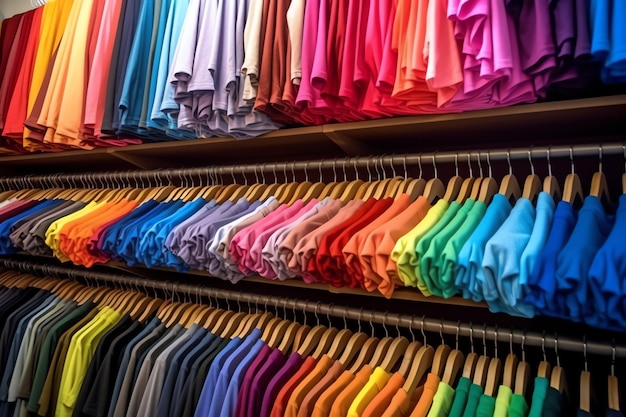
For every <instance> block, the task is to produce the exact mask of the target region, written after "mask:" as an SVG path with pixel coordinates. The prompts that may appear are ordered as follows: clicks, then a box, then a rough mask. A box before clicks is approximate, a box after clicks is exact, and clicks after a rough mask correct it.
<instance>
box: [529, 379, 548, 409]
mask: <svg viewBox="0 0 626 417" xmlns="http://www.w3.org/2000/svg"><path fill="white" fill-rule="evenodd" d="M549 385H550V382H549V381H548V379H547V378H543V377H537V378H535V390H534V391H533V398H532V402H531V403H530V413H529V414H528V415H529V417H542V416H543V403H544V402H545V399H546V392H547V391H548V386H549Z"/></svg>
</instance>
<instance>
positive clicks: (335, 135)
mask: <svg viewBox="0 0 626 417" xmlns="http://www.w3.org/2000/svg"><path fill="white" fill-rule="evenodd" d="M324 134H325V135H326V136H328V138H329V139H330V140H332V141H333V143H334V144H335V145H337V146H338V147H339V148H340V149H341V150H342V151H344V152H345V153H346V155H347V156H363V155H376V154H378V153H379V152H380V150H379V149H377V148H376V147H375V146H372V145H370V144H368V143H364V142H360V141H358V140H356V139H354V138H352V137H350V136H348V135H346V134H344V133H340V132H337V131H334V130H324Z"/></svg>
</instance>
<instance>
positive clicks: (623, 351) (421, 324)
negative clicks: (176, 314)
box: [0, 258, 626, 358]
mask: <svg viewBox="0 0 626 417" xmlns="http://www.w3.org/2000/svg"><path fill="white" fill-rule="evenodd" d="M0 266H2V267H5V268H8V269H12V270H19V271H21V272H25V273H30V274H37V275H44V276H45V275H47V276H55V277H69V278H73V279H78V278H83V279H85V280H86V281H87V282H89V280H94V281H101V282H105V283H111V284H120V285H125V286H129V287H135V288H140V287H146V288H147V287H150V288H154V289H158V290H163V291H166V292H167V291H169V292H172V291H174V292H179V293H183V294H193V295H202V296H206V297H212V298H220V299H224V300H231V301H237V302H243V303H250V304H258V305H275V306H281V307H283V308H285V309H287V308H288V309H290V310H294V309H296V310H299V311H305V312H308V313H315V314H323V315H330V316H335V317H339V318H346V319H350V320H362V319H366V320H367V321H370V322H374V323H378V324H382V325H391V326H400V327H406V328H413V329H415V330H420V329H423V330H424V331H428V332H433V333H437V332H439V331H442V332H443V333H445V334H451V335H456V334H458V335H459V336H463V337H467V338H470V337H481V338H482V337H483V335H484V336H485V338H486V339H489V340H491V341H494V340H495V339H497V341H498V342H503V343H504V342H506V343H509V342H511V341H512V342H513V343H516V344H518V345H521V344H522V343H524V345H525V346H536V347H544V348H546V349H547V348H554V347H555V344H556V343H558V349H559V350H568V351H573V352H580V353H583V351H584V349H585V347H586V352H587V353H589V354H594V355H601V356H609V357H610V356H612V355H613V354H615V357H620V358H626V346H620V345H616V346H613V345H609V344H606V343H601V342H595V341H591V340H589V341H586V342H585V343H583V341H582V340H577V339H574V338H571V337H558V338H557V339H555V338H554V337H553V336H546V335H542V334H539V333H536V332H523V331H518V330H513V331H508V330H505V331H502V330H501V331H498V330H497V328H495V327H493V326H487V327H482V328H480V327H473V326H471V325H470V324H468V323H457V322H453V321H445V320H444V321H442V320H437V319H431V318H425V319H424V320H423V321H422V319H421V318H416V317H415V316H408V315H403V314H395V313H386V312H381V311H374V310H365V309H357V308H351V307H346V306H337V305H334V304H322V303H315V302H309V301H304V300H299V299H293V298H285V297H276V296H271V295H259V294H254V293H245V292H240V291H230V290H223V289H215V288H208V287H204V286H197V285H189V284H182V283H174V284H172V283H171V282H164V281H158V280H152V279H144V278H137V277H133V276H125V275H117V274H111V273H103V272H94V271H84V270H80V269H77V268H69V267H63V266H56V265H50V264H44V263H34V262H26V261H18V260H13V259H7V258H0ZM511 334H512V336H511Z"/></svg>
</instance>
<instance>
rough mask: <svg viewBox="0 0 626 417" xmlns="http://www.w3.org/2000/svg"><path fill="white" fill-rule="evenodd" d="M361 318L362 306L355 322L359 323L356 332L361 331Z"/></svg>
mask: <svg viewBox="0 0 626 417" xmlns="http://www.w3.org/2000/svg"><path fill="white" fill-rule="evenodd" d="M294 313H295V309H294ZM361 319H363V307H361V309H360V310H359V317H358V318H357V319H356V322H357V324H358V325H359V330H358V333H361V330H362V328H361Z"/></svg>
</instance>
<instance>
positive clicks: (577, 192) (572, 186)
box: [563, 147, 585, 205]
mask: <svg viewBox="0 0 626 417" xmlns="http://www.w3.org/2000/svg"><path fill="white" fill-rule="evenodd" d="M569 160H570V164H571V168H572V170H571V172H570V173H569V174H568V175H567V177H565V183H564V184H563V201H566V202H568V203H570V204H571V205H574V204H576V203H579V202H580V203H582V201H583V199H584V198H585V196H584V194H583V186H582V184H581V182H580V178H579V177H578V174H576V172H575V171H574V150H573V149H572V148H571V147H570V148H569Z"/></svg>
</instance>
